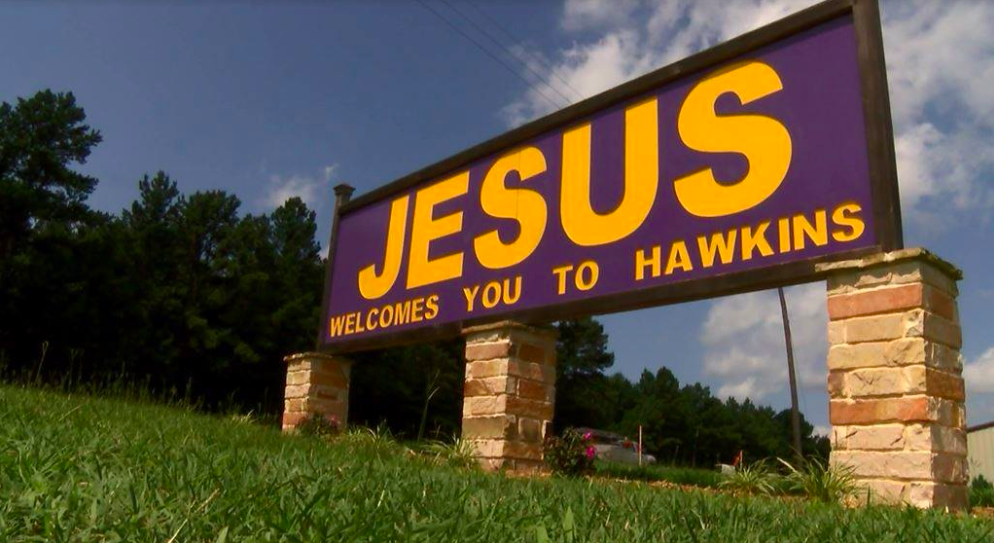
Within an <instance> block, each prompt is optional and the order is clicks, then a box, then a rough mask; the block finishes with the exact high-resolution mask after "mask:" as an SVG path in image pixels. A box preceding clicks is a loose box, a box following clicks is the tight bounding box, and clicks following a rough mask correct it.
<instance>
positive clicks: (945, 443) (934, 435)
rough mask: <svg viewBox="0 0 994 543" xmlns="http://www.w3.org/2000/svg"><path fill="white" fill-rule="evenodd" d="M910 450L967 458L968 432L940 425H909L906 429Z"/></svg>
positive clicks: (905, 434)
mask: <svg viewBox="0 0 994 543" xmlns="http://www.w3.org/2000/svg"><path fill="white" fill-rule="evenodd" d="M904 443H905V447H906V448H907V449H908V450H912V451H932V452H939V453H950V454H954V455H960V456H966V431H965V430H963V429H962V428H951V427H949V426H942V425H939V424H909V425H908V426H907V427H905V429H904Z"/></svg>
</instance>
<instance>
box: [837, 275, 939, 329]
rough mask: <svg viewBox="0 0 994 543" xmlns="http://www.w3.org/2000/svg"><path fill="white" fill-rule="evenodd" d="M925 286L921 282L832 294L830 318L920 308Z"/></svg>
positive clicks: (862, 315)
mask: <svg viewBox="0 0 994 543" xmlns="http://www.w3.org/2000/svg"><path fill="white" fill-rule="evenodd" d="M924 288H925V287H924V285H922V284H921V283H914V284H908V285H901V286H897V287H891V288H880V289H875V290H866V291H856V292H853V293H850V294H844V295H840V296H830V297H829V298H828V318H829V319H831V320H841V319H848V318H851V317H865V316H868V315H876V314H878V313H896V312H900V311H904V310H907V309H914V308H919V307H922V302H923V290H924Z"/></svg>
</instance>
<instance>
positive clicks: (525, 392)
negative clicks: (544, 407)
mask: <svg viewBox="0 0 994 543" xmlns="http://www.w3.org/2000/svg"><path fill="white" fill-rule="evenodd" d="M517 383H518V388H517V391H516V392H517V394H518V396H520V397H522V398H526V399H530V400H542V401H546V402H551V401H553V399H554V398H555V393H556V389H555V388H554V387H552V386H549V385H548V384H545V383H542V382H539V381H532V380H530V379H518V381H517Z"/></svg>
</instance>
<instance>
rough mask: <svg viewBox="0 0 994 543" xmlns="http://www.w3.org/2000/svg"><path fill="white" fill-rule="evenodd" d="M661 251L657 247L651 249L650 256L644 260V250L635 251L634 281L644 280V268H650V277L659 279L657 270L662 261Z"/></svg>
mask: <svg viewBox="0 0 994 543" xmlns="http://www.w3.org/2000/svg"><path fill="white" fill-rule="evenodd" d="M661 254H662V250H661V249H660V247H659V245H656V246H655V247H653V248H652V256H651V257H649V258H646V256H645V250H643V249H638V250H636V251H635V280H636V281H641V280H643V279H645V268H646V267H647V266H648V267H651V268H652V272H651V274H652V277H659V273H660V272H659V270H660V266H661V260H662V256H661Z"/></svg>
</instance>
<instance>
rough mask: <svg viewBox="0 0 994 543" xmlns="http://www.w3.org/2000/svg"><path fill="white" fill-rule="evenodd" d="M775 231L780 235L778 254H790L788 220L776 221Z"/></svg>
mask: <svg viewBox="0 0 994 543" xmlns="http://www.w3.org/2000/svg"><path fill="white" fill-rule="evenodd" d="M777 230H778V231H779V234H780V238H779V239H780V253H781V254H783V253H789V252H790V219H787V218H784V219H780V220H778V221H777Z"/></svg>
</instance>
